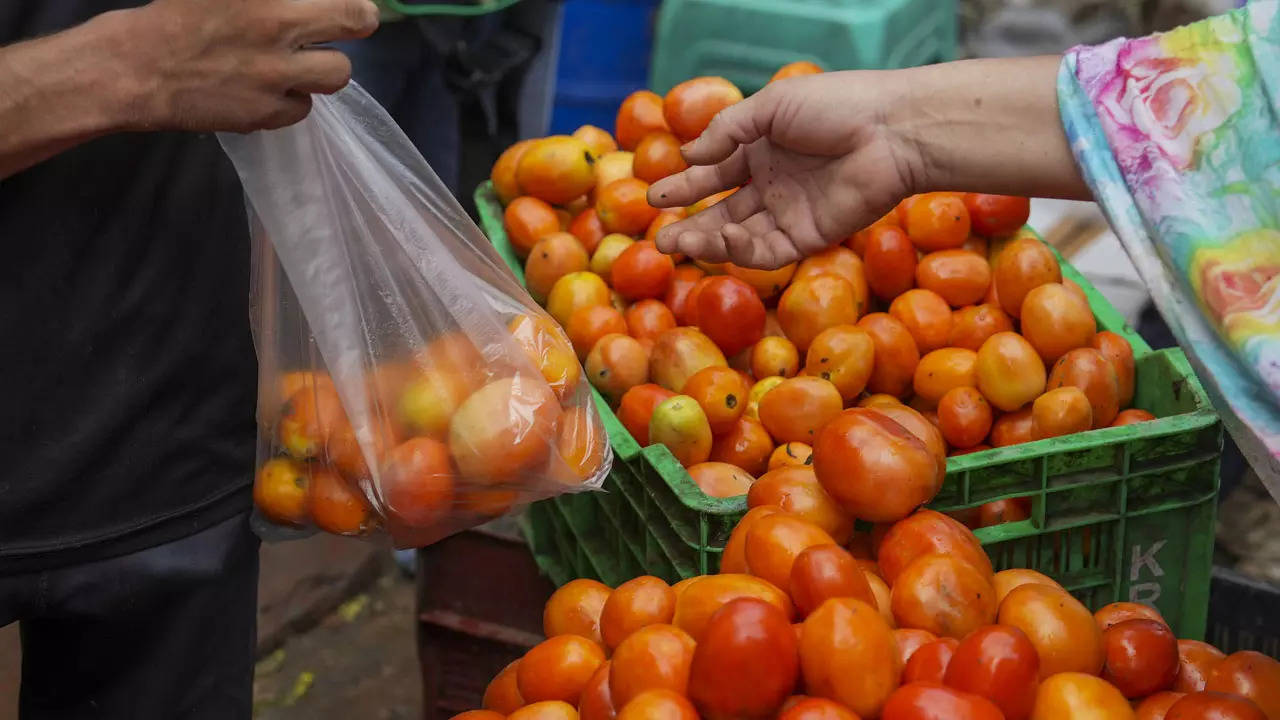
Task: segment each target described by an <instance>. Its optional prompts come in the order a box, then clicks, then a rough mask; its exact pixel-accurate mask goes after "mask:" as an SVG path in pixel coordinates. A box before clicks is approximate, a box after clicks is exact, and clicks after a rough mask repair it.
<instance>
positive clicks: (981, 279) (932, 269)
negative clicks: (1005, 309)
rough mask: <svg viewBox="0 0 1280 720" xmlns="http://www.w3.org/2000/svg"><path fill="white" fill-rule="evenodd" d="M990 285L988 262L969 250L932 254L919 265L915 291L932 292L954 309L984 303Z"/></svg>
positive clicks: (941, 251) (943, 251)
mask: <svg viewBox="0 0 1280 720" xmlns="http://www.w3.org/2000/svg"><path fill="white" fill-rule="evenodd" d="M990 285H991V266H990V265H988V264H987V259H986V258H985V257H982V256H980V255H978V254H977V253H972V252H969V251H968V250H939V251H937V252H931V253H929V254H928V255H925V256H924V257H923V258H921V259H920V263H919V264H918V265H916V287H920V288H923V289H925V290H932V291H933V292H935V293H937V294H938V295H939V296H941V297H942V299H943V300H946V301H947V303H948V304H949V305H951V307H957V308H958V307H963V306H965V305H972V304H974V303H976V302H979V301H981V300H982V297H983V296H984V295H986V294H987V288H988V287H989V286H990Z"/></svg>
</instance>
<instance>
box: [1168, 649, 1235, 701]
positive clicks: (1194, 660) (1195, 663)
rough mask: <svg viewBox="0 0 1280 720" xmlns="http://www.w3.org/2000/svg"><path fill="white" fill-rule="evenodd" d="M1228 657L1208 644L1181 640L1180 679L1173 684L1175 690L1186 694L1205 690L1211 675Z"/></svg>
mask: <svg viewBox="0 0 1280 720" xmlns="http://www.w3.org/2000/svg"><path fill="white" fill-rule="evenodd" d="M1226 657H1227V654H1226V653H1224V652H1222V651H1221V650H1219V649H1218V648H1216V647H1214V646H1212V645H1210V644H1209V643H1207V642H1201V641H1199V640H1179V641H1178V678H1177V679H1176V680H1174V682H1173V689H1174V690H1176V691H1177V692H1184V693H1193V692H1200V691H1201V690H1204V688H1205V685H1206V684H1207V683H1208V681H1209V674H1210V673H1211V672H1213V668H1214V667H1215V666H1217V664H1218V663H1220V662H1222V661H1223V660H1225V659H1226Z"/></svg>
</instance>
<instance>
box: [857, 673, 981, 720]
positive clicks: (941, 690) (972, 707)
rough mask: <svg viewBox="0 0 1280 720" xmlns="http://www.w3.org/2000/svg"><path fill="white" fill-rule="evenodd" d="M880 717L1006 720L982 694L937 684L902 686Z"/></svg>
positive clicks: (892, 719)
mask: <svg viewBox="0 0 1280 720" xmlns="http://www.w3.org/2000/svg"><path fill="white" fill-rule="evenodd" d="M880 720H1004V716H1003V715H1001V714H1000V709H999V708H998V707H996V706H995V704H994V703H992V702H991V701H990V700H987V699H986V698H984V697H981V696H979V695H973V694H971V693H966V692H961V691H959V690H956V689H954V688H949V687H947V686H945V685H939V684H937V683H924V682H918V683H911V684H909V685H903V686H902V687H900V688H898V689H897V690H895V691H894V693H893V694H892V695H890V696H889V700H888V701H887V702H886V703H885V704H884V711H883V712H882V713H880Z"/></svg>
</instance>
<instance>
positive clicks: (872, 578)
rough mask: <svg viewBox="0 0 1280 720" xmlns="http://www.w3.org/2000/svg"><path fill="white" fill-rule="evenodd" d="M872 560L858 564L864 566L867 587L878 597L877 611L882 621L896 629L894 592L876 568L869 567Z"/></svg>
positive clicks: (861, 561) (863, 572)
mask: <svg viewBox="0 0 1280 720" xmlns="http://www.w3.org/2000/svg"><path fill="white" fill-rule="evenodd" d="M870 562H871V561H870V560H859V561H858V564H859V565H862V576H863V577H865V578H866V579H867V585H869V586H870V587H871V594H872V595H875V597H876V605H875V606H876V609H877V610H879V611H880V619H881V620H884V622H885V624H886V625H888V626H889V627H891V628H892V627H896V626H897V622H896V621H895V620H894V619H893V598H892V591H891V590H890V589H889V585H888V583H886V582H885V581H884V578H882V577H880V576H879V575H878V574H877V573H876V571H875V569H874V567H872V566H870V565H868V563H870Z"/></svg>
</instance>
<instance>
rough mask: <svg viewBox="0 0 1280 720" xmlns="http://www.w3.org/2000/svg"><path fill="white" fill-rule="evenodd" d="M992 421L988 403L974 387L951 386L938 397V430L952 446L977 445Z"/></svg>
mask: <svg viewBox="0 0 1280 720" xmlns="http://www.w3.org/2000/svg"><path fill="white" fill-rule="evenodd" d="M935 352H940V351H935ZM992 422H993V413H992V412H991V404H990V403H988V402H987V399H986V398H984V397H982V393H980V392H978V389H977V388H975V387H969V386H959V387H954V388H952V389H950V390H948V391H947V392H946V394H944V395H943V396H942V398H941V399H940V400H938V430H939V431H941V432H942V437H943V438H944V439H946V441H947V443H948V444H950V445H951V446H952V447H957V448H970V447H973V446H975V445H978V444H979V443H981V442H982V441H983V440H984V439H986V437H987V434H988V433H989V432H991V423H992Z"/></svg>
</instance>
